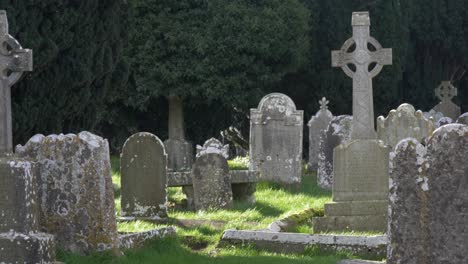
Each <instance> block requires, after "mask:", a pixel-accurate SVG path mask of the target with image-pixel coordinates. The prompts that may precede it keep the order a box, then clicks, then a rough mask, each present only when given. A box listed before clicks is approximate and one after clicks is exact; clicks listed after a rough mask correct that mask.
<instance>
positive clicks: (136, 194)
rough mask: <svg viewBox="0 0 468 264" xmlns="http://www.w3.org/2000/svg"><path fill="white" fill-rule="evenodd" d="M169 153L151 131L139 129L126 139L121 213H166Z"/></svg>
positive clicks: (123, 153)
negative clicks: (139, 130)
mask: <svg viewBox="0 0 468 264" xmlns="http://www.w3.org/2000/svg"><path fill="white" fill-rule="evenodd" d="M166 171H167V154H166V151H165V149H164V145H163V143H162V142H161V140H160V139H159V138H158V137H157V136H155V135H153V134H151V133H146V132H142V133H137V134H134V135H133V136H131V137H129V138H128V139H127V141H126V142H125V144H124V146H123V149H122V154H121V157H120V172H121V175H122V176H121V185H122V190H121V192H122V213H121V215H122V216H135V217H165V216H167V208H166V205H165V204H166V201H167V197H166Z"/></svg>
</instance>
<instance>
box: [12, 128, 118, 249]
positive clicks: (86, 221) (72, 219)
mask: <svg viewBox="0 0 468 264" xmlns="http://www.w3.org/2000/svg"><path fill="white" fill-rule="evenodd" d="M16 153H17V155H18V156H20V157H24V158H28V159H32V160H35V161H37V164H38V166H39V169H38V171H39V174H38V175H40V177H39V178H38V186H40V189H39V202H40V207H41V212H42V214H41V218H40V224H41V226H42V227H44V228H45V230H46V231H47V232H48V233H51V234H53V235H54V236H55V239H56V240H57V241H58V243H57V244H58V245H59V246H60V247H61V248H63V249H65V250H68V251H72V252H75V253H80V254H86V253H88V252H91V251H102V250H107V249H117V248H118V238H117V222H116V217H115V205H114V189H113V185H112V177H111V167H110V155H109V144H108V142H107V140H105V139H103V138H101V137H99V136H96V135H93V134H91V133H89V132H81V133H79V134H78V135H74V134H68V135H63V134H61V135H51V136H47V137H44V136H43V135H36V136H34V137H32V138H31V139H30V140H29V141H28V142H27V143H26V145H25V146H24V147H23V146H17V147H16Z"/></svg>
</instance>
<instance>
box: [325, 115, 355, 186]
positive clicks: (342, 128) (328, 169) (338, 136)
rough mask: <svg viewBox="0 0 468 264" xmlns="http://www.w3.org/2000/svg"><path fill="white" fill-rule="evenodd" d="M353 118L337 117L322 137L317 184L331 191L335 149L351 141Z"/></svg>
mask: <svg viewBox="0 0 468 264" xmlns="http://www.w3.org/2000/svg"><path fill="white" fill-rule="evenodd" d="M352 122H353V117H352V116H348V115H341V116H336V117H334V118H333V119H332V121H331V122H330V124H329V125H328V127H327V129H326V130H325V131H323V132H322V135H321V137H320V149H319V155H318V169H317V184H318V186H320V187H321V188H323V189H326V190H331V189H332V186H333V149H335V148H336V147H337V146H339V145H341V144H344V143H346V142H348V141H349V140H350V139H351V131H352V129H351V127H352V125H351V124H352Z"/></svg>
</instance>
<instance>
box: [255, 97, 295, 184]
mask: <svg viewBox="0 0 468 264" xmlns="http://www.w3.org/2000/svg"><path fill="white" fill-rule="evenodd" d="M303 116H304V113H303V111H298V110H296V105H295V104H294V102H293V101H292V100H291V98H289V97H288V96H286V95H284V94H280V93H273V94H269V95H267V96H265V97H263V99H262V100H261V101H260V103H259V105H258V108H256V109H250V160H251V161H250V166H251V168H250V170H253V171H259V172H260V177H261V178H262V179H264V180H268V181H273V182H277V183H280V184H284V185H290V186H297V185H298V184H299V183H300V182H301V176H302V175H301V174H302V133H303Z"/></svg>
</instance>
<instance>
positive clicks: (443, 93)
mask: <svg viewBox="0 0 468 264" xmlns="http://www.w3.org/2000/svg"><path fill="white" fill-rule="evenodd" d="M457 94H458V89H457V88H456V87H455V86H453V85H452V83H451V82H450V81H443V82H442V83H441V84H440V85H439V86H438V87H437V88H436V89H435V95H436V96H437V98H439V100H440V101H441V102H443V103H446V102H451V101H452V99H453V98H454V97H455V96H457Z"/></svg>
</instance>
